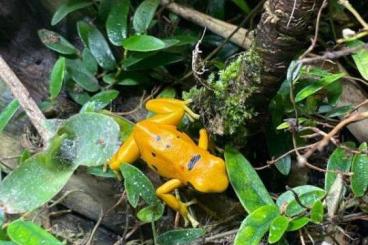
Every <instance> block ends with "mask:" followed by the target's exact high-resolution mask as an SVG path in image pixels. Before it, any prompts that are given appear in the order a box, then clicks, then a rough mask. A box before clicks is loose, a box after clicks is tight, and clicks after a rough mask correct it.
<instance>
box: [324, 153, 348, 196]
mask: <svg viewBox="0 0 368 245" xmlns="http://www.w3.org/2000/svg"><path fill="white" fill-rule="evenodd" d="M352 159H353V155H352V153H351V152H349V151H347V150H344V149H343V148H342V147H338V148H336V149H335V151H334V152H333V153H332V154H331V155H330V157H329V159H328V162H327V170H328V171H341V172H349V170H350V166H351V161H352ZM336 176H337V174H336V173H333V172H327V173H326V177H325V190H326V191H328V190H329V189H330V188H331V186H332V184H333V183H334V182H335V180H336Z"/></svg>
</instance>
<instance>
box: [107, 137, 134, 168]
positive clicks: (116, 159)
mask: <svg viewBox="0 0 368 245" xmlns="http://www.w3.org/2000/svg"><path fill="white" fill-rule="evenodd" d="M138 158H139V149H138V146H137V144H136V142H135V140H134V137H133V134H131V135H130V136H129V137H128V139H127V140H126V141H125V142H124V144H123V145H122V146H121V147H120V148H119V150H118V151H117V152H116V153H115V154H114V156H113V157H112V158H111V159H110V161H109V165H110V168H111V169H113V170H117V169H119V167H120V165H121V164H123V163H133V162H134V161H136V160H137V159H138Z"/></svg>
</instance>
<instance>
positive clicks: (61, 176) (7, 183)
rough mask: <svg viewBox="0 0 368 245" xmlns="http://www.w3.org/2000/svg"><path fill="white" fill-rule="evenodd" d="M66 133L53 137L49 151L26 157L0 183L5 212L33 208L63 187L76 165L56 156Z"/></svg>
mask: <svg viewBox="0 0 368 245" xmlns="http://www.w3.org/2000/svg"><path fill="white" fill-rule="evenodd" d="M65 137H66V135H64V136H62V137H61V136H58V137H56V138H55V139H54V140H53V141H52V142H51V143H50V146H49V149H48V151H46V152H40V153H37V154H35V155H33V156H32V157H30V158H28V159H27V160H26V161H25V162H24V163H23V164H21V165H20V166H19V167H18V168H16V169H15V170H13V171H12V172H11V173H10V174H9V175H8V176H6V178H5V179H4V180H3V181H2V182H1V183H0V206H2V207H3V209H4V211H5V212H6V213H10V214H15V213H24V212H27V211H32V210H34V209H36V208H38V207H40V206H42V205H43V204H45V203H46V202H48V201H49V200H50V199H51V198H52V197H54V196H55V195H56V194H57V193H58V192H59V191H60V190H61V189H62V188H63V186H64V185H65V184H66V182H67V181H68V180H69V178H70V176H71V175H72V174H73V172H74V170H75V169H76V168H77V165H73V164H71V163H70V162H67V161H63V160H62V159H61V158H59V157H56V156H57V155H58V152H59V150H58V149H59V147H60V145H61V144H62V142H63V140H64V138H65Z"/></svg>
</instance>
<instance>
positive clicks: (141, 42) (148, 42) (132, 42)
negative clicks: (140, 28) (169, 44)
mask: <svg viewBox="0 0 368 245" xmlns="http://www.w3.org/2000/svg"><path fill="white" fill-rule="evenodd" d="M123 47H124V48H125V49H126V50H130V51H137V52H149V51H155V50H160V49H163V48H166V44H165V42H164V41H162V40H161V39H158V38H156V37H154V36H149V35H136V36H131V37H129V38H127V39H125V40H124V41H123Z"/></svg>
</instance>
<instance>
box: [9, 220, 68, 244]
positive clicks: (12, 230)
mask: <svg viewBox="0 0 368 245" xmlns="http://www.w3.org/2000/svg"><path fill="white" fill-rule="evenodd" d="M7 231H8V235H9V237H10V238H11V240H12V241H14V242H15V243H16V244H18V245H40V244H47V245H63V243H62V242H60V241H59V240H57V239H56V238H55V237H54V236H53V235H51V234H50V233H48V232H47V231H45V230H44V229H42V228H41V227H39V226H38V225H36V224H33V223H32V222H31V221H23V220H16V221H13V222H12V223H10V224H9V226H8V229H7Z"/></svg>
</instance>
